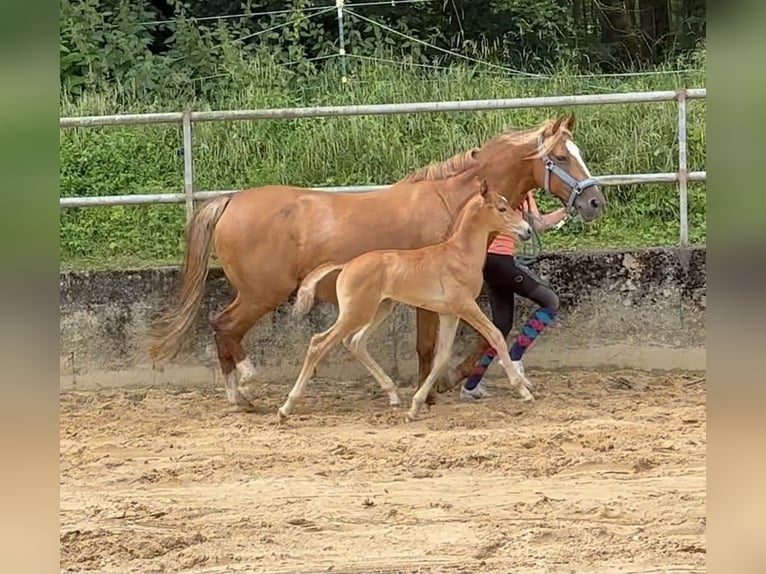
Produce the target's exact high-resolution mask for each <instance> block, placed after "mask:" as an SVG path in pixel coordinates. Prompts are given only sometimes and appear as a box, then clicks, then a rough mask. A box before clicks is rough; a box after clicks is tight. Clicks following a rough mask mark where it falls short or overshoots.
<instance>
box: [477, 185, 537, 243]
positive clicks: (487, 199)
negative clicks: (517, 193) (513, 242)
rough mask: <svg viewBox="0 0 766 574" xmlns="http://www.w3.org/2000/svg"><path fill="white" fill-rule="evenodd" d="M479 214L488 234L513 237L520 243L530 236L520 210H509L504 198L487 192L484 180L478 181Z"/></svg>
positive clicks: (530, 231)
mask: <svg viewBox="0 0 766 574" xmlns="http://www.w3.org/2000/svg"><path fill="white" fill-rule="evenodd" d="M479 197H480V198H481V199H480V201H481V212H482V215H483V217H484V221H486V223H487V225H488V226H489V231H490V232H497V233H502V234H504V235H515V236H516V237H518V238H519V239H520V240H521V241H526V240H527V239H529V238H530V237H531V236H532V228H531V227H530V225H529V223H527V221H526V220H525V219H524V217H523V216H522V214H521V210H518V209H511V206H510V205H509V203H508V200H507V199H505V197H504V196H502V195H500V194H499V193H496V192H494V191H490V190H489V186H488V185H487V180H486V179H481V180H480V181H479Z"/></svg>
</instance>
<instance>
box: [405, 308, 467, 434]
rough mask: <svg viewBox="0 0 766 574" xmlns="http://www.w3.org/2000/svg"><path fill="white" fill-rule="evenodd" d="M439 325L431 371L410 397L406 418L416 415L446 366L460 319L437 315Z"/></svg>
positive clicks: (413, 417)
mask: <svg viewBox="0 0 766 574" xmlns="http://www.w3.org/2000/svg"><path fill="white" fill-rule="evenodd" d="M438 317H439V325H438V332H439V338H438V341H437V343H436V356H435V357H434V362H433V368H432V369H431V372H430V373H429V374H428V376H427V377H426V380H425V381H423V385H422V386H421V387H420V388H419V389H418V391H417V392H416V393H415V396H413V397H412V405H411V406H410V410H409V412H408V413H407V418H408V419H409V420H411V421H414V420H415V417H417V414H418V411H419V410H420V407H422V406H423V403H424V402H426V399H427V398H428V396H429V394H430V392H431V389H432V387H433V384H434V382H435V381H436V379H437V378H438V377H439V375H440V374H441V372H442V370H443V369H444V367H446V366H447V361H448V360H449V357H450V351H451V350H452V343H453V342H454V341H455V335H456V334H457V326H458V324H459V323H460V319H459V318H458V317H456V316H454V315H441V314H440V315H438Z"/></svg>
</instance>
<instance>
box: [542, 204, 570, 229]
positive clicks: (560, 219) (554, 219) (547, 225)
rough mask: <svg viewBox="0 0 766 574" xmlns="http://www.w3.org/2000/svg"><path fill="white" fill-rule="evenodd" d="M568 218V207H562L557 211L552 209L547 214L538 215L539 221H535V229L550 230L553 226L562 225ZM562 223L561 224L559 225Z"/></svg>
mask: <svg viewBox="0 0 766 574" xmlns="http://www.w3.org/2000/svg"><path fill="white" fill-rule="evenodd" d="M566 220H567V209H566V207H561V208H559V209H557V210H556V211H551V212H550V213H546V214H545V215H538V216H537V222H536V223H535V229H536V230H537V231H548V230H549V229H551V228H553V227H556V226H558V227H561V225H563V224H564V223H566ZM559 224H560V225H559Z"/></svg>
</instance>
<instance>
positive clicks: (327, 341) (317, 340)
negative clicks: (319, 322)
mask: <svg viewBox="0 0 766 574" xmlns="http://www.w3.org/2000/svg"><path fill="white" fill-rule="evenodd" d="M347 333H348V330H347V329H344V326H343V324H342V323H341V320H340V318H339V319H338V320H337V321H335V324H334V325H333V326H332V327H330V328H329V329H328V330H327V331H324V332H322V333H318V334H316V335H314V336H313V337H311V342H309V348H308V351H306V358H305V359H304V360H303V368H302V369H301V372H300V374H299V375H298V379H297V380H296V381H295V384H294V385H293V388H292V389H291V390H290V394H289V395H288V396H287V400H286V401H285V403H284V404H283V405H282V406H281V407H279V418H280V420H281V419H286V418H287V417H289V416H290V412H291V411H292V410H293V406H294V405H295V402H296V401H297V400H298V399H299V398H300V396H301V395H302V394H303V390H304V388H305V387H306V383H308V381H309V379H310V378H311V376H312V375H313V374H314V372H315V371H316V368H317V365H318V364H319V361H321V360H322V358H323V357H324V356H325V355H326V354H327V352H328V351H329V350H330V349H332V348H333V347H334V346H335V345H336V344H337V343H338V342H339V341H341V340H342V339H343V337H344V336H345V335H346V334H347Z"/></svg>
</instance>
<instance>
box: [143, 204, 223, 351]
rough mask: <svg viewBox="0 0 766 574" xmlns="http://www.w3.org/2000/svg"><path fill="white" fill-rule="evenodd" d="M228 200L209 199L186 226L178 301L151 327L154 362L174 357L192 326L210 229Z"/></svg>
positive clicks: (205, 271) (204, 274)
mask: <svg viewBox="0 0 766 574" xmlns="http://www.w3.org/2000/svg"><path fill="white" fill-rule="evenodd" d="M230 200H231V197H230V196H221V197H216V198H214V199H211V200H209V201H208V202H206V203H205V204H203V205H202V207H200V208H199V209H198V210H197V211H195V212H194V214H193V215H192V218H191V221H189V223H188V225H187V226H186V253H185V255H184V264H183V268H182V270H181V301H180V303H179V304H178V306H177V307H176V308H175V309H174V310H172V311H169V312H167V313H166V314H165V315H163V316H162V317H161V318H160V319H158V320H157V322H156V323H155V324H154V325H153V326H152V330H151V332H150V335H149V337H150V341H149V356H150V357H151V359H152V361H154V362H159V361H162V360H163V359H172V358H173V357H175V356H176V355H178V353H179V351H180V350H181V343H182V341H183V338H184V336H185V335H186V334H187V333H188V332H189V330H190V329H191V328H192V326H193V325H194V319H195V317H196V316H197V312H198V311H199V308H200V304H201V303H202V295H203V294H204V291H205V279H206V278H207V274H208V269H209V266H210V255H211V253H212V250H213V230H215V226H216V224H217V223H218V220H219V219H220V217H221V215H222V214H223V212H224V210H225V209H226V206H227V205H228V204H229V201H230Z"/></svg>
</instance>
